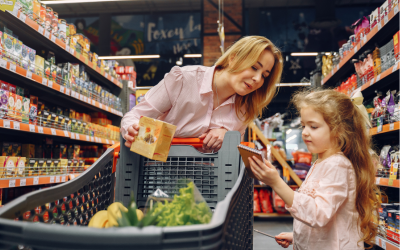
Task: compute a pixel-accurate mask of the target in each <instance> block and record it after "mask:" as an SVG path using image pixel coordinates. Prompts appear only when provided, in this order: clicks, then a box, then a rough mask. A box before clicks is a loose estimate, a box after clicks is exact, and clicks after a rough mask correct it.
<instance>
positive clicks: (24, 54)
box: [21, 44, 30, 70]
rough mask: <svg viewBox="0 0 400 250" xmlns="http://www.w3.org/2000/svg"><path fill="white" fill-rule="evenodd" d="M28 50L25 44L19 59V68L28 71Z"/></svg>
mask: <svg viewBox="0 0 400 250" xmlns="http://www.w3.org/2000/svg"><path fill="white" fill-rule="evenodd" d="M29 50H30V48H29V47H28V46H26V45H25V44H24V45H22V58H21V67H22V68H23V69H26V70H28V68H29V62H30V60H29Z"/></svg>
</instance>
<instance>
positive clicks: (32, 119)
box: [29, 95, 38, 125]
mask: <svg viewBox="0 0 400 250" xmlns="http://www.w3.org/2000/svg"><path fill="white" fill-rule="evenodd" d="M37 108H38V98H37V96H33V95H31V96H30V102H29V124H33V125H36V124H37V111H38V110H37Z"/></svg>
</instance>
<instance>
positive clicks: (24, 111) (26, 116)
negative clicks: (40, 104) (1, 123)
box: [22, 97, 31, 124]
mask: <svg viewBox="0 0 400 250" xmlns="http://www.w3.org/2000/svg"><path fill="white" fill-rule="evenodd" d="M22 103H23V105H22V122H23V123H25V124H29V107H30V103H31V100H30V99H29V98H28V97H23V98H22Z"/></svg>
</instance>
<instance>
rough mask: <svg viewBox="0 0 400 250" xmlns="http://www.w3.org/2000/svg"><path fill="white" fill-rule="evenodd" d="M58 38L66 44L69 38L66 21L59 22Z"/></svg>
mask: <svg viewBox="0 0 400 250" xmlns="http://www.w3.org/2000/svg"><path fill="white" fill-rule="evenodd" d="M58 38H60V39H61V40H62V41H63V42H65V41H66V38H67V21H65V20H64V19H59V20H58Z"/></svg>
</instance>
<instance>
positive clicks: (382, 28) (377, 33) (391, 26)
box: [321, 10, 399, 86]
mask: <svg viewBox="0 0 400 250" xmlns="http://www.w3.org/2000/svg"><path fill="white" fill-rule="evenodd" d="M393 19H394V20H393ZM398 23H399V13H398V11H397V12H396V13H395V12H394V10H392V11H390V12H389V15H388V19H387V22H386V23H385V20H382V21H381V22H380V24H378V25H375V27H374V28H373V29H372V30H371V31H370V32H369V34H368V35H367V37H366V39H363V40H362V41H360V42H359V43H358V44H357V45H356V46H354V48H353V49H352V51H350V53H348V54H347V55H346V57H344V58H343V59H342V60H340V63H339V64H338V65H336V67H334V69H333V70H332V71H331V72H330V73H329V74H328V75H327V76H326V77H324V79H322V80H321V85H329V86H333V85H334V84H336V82H338V81H339V80H340V78H341V77H342V76H343V75H344V74H345V73H347V72H348V71H349V70H351V69H352V68H353V71H354V67H353V65H352V63H351V59H353V58H354V57H355V56H358V55H359V54H361V51H362V48H363V47H364V46H365V45H373V44H374V43H376V42H377V41H378V40H380V39H384V37H387V36H389V35H390V36H392V35H394V33H395V32H396V31H398V30H399V24H398Z"/></svg>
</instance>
